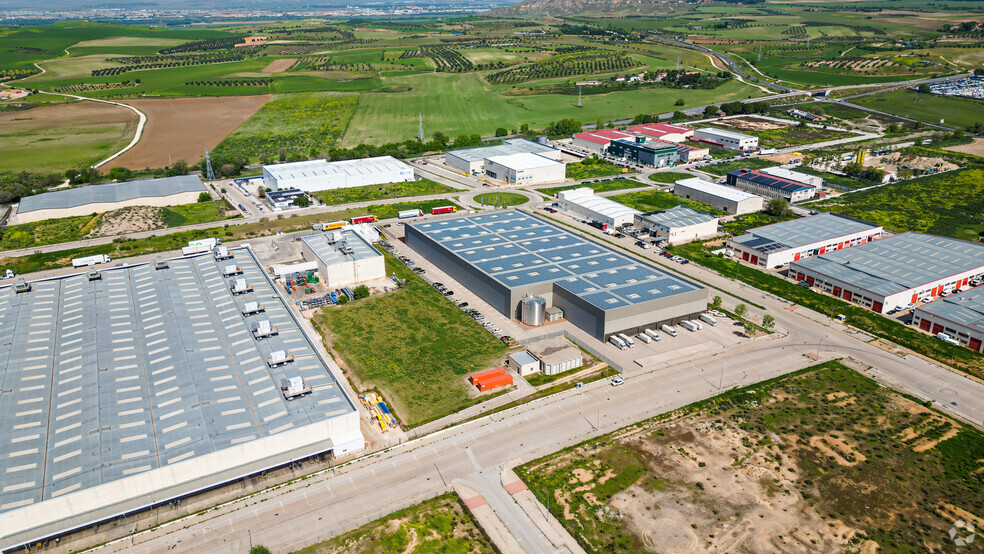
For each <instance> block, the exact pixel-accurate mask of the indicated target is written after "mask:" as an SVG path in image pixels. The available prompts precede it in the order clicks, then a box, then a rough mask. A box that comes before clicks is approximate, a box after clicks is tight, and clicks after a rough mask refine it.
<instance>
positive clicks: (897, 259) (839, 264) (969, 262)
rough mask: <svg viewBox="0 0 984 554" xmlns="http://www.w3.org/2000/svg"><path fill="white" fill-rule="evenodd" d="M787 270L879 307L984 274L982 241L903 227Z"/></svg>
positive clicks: (935, 292)
mask: <svg viewBox="0 0 984 554" xmlns="http://www.w3.org/2000/svg"><path fill="white" fill-rule="evenodd" d="M789 271H790V275H792V276H794V277H795V278H796V279H797V280H799V281H806V282H807V283H810V284H811V285H812V286H815V287H818V288H820V289H822V290H825V291H827V292H830V293H831V294H833V295H834V296H837V297H839V298H843V299H844V300H847V301H849V302H855V303H858V304H860V305H862V306H864V307H866V308H871V309H872V310H874V311H875V312H878V313H883V312H885V311H887V310H890V309H892V308H896V307H901V306H906V305H908V304H910V303H912V304H914V303H916V302H917V301H918V300H919V299H920V298H932V297H934V296H939V295H940V294H941V293H942V292H943V291H951V292H952V291H955V290H957V289H958V288H960V287H963V286H966V285H967V283H968V281H970V280H971V279H973V278H975V277H978V276H981V275H984V244H981V243H978V242H968V241H963V240H957V239H951V238H947V237H938V236H935V235H925V234H922V233H903V234H901V235H895V236H894V237H888V238H884V239H881V240H877V241H875V242H872V243H869V244H864V245H861V246H857V247H854V248H851V249H848V250H844V251H838V252H829V253H826V254H821V255H818V256H816V257H813V258H809V259H806V260H800V261H798V262H793V263H792V264H790V266H789Z"/></svg>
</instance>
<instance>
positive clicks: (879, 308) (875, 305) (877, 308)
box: [871, 302, 884, 313]
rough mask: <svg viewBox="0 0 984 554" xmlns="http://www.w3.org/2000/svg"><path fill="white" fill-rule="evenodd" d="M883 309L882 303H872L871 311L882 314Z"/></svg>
mask: <svg viewBox="0 0 984 554" xmlns="http://www.w3.org/2000/svg"><path fill="white" fill-rule="evenodd" d="M883 307H884V306H883V305H882V303H881V302H872V303H871V309H872V310H874V311H876V312H878V313H881V311H882V308H883Z"/></svg>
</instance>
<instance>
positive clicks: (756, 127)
mask: <svg viewBox="0 0 984 554" xmlns="http://www.w3.org/2000/svg"><path fill="white" fill-rule="evenodd" d="M714 124H715V125H718V126H721V127H728V128H731V129H736V130H738V131H771V130H773V129H782V128H784V127H789V125H788V124H784V123H779V122H777V121H771V120H769V119H762V118H760V117H736V118H734V119H722V120H721V121H716V122H715V123H714Z"/></svg>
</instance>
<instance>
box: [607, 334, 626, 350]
mask: <svg viewBox="0 0 984 554" xmlns="http://www.w3.org/2000/svg"><path fill="white" fill-rule="evenodd" d="M608 342H610V343H612V344H614V345H615V346H617V347H618V349H619V350H625V349H626V348H628V346H626V344H625V342H623V341H622V339H620V338H618V335H612V336H610V337H608Z"/></svg>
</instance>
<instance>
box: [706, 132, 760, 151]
mask: <svg viewBox="0 0 984 554" xmlns="http://www.w3.org/2000/svg"><path fill="white" fill-rule="evenodd" d="M693 139H694V140H696V141H700V142H706V143H708V144H711V145H713V146H717V147H719V148H724V149H725V150H731V151H733V152H751V151H753V150H758V147H759V139H758V137H755V136H752V135H746V134H745V133H738V132H736V131H729V130H727V129H716V128H714V127H705V128H703V129H696V130H695V131H694V136H693Z"/></svg>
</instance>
